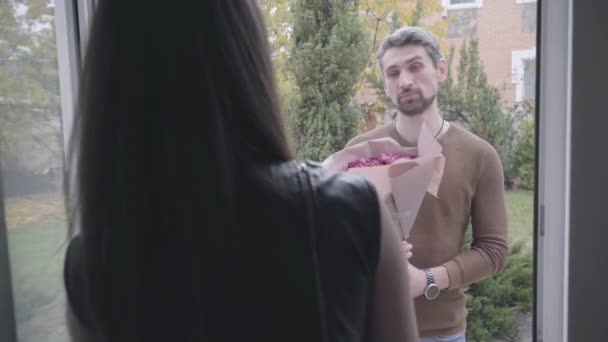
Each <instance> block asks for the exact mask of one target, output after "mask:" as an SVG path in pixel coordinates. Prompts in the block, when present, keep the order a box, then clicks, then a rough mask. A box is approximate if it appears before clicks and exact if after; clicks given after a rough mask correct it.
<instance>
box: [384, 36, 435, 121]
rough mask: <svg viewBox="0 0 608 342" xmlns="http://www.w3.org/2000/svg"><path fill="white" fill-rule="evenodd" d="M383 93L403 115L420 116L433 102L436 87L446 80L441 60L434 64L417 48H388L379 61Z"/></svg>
mask: <svg viewBox="0 0 608 342" xmlns="http://www.w3.org/2000/svg"><path fill="white" fill-rule="evenodd" d="M382 66H383V70H382V74H383V75H384V91H385V92H386V95H387V96H388V97H389V98H390V99H391V101H392V102H393V104H395V106H396V107H397V109H399V111H400V112H401V113H403V114H405V115H410V116H414V115H418V114H422V113H423V112H424V111H425V110H426V109H427V108H429V106H430V105H431V104H432V103H433V102H434V101H435V98H436V97H437V90H438V89H439V83H440V82H442V81H443V80H445V78H446V75H447V64H446V62H445V60H444V59H441V60H440V61H438V62H437V66H435V65H434V64H433V60H432V59H431V56H430V55H429V54H428V52H427V51H426V49H425V48H424V47H423V46H420V45H406V46H402V47H395V48H391V49H389V50H388V51H386V53H385V54H384V57H383V58H382Z"/></svg>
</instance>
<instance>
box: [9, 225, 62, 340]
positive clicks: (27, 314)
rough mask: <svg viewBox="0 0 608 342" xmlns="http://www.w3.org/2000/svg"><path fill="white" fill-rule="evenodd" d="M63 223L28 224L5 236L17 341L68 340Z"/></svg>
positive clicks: (12, 230)
mask: <svg viewBox="0 0 608 342" xmlns="http://www.w3.org/2000/svg"><path fill="white" fill-rule="evenodd" d="M65 237H66V232H65V222H63V221H61V220H56V219H55V220H45V221H42V222H38V223H28V224H24V225H21V226H18V227H15V229H11V230H10V231H9V233H8V243H9V253H10V261H11V271H12V279H13V291H14V300H15V311H16V318H17V330H18V335H19V341H20V342H34V341H48V342H64V341H66V342H67V341H68V339H67V335H66V333H65V324H64V317H65V306H64V301H65V299H64V298H65V297H64V295H63V280H62V269H63V258H64V254H65V248H64V242H65Z"/></svg>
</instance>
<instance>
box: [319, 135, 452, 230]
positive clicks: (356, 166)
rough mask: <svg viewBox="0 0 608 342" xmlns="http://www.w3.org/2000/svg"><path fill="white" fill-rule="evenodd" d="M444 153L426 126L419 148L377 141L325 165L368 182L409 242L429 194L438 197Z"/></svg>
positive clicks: (339, 154)
mask: <svg viewBox="0 0 608 342" xmlns="http://www.w3.org/2000/svg"><path fill="white" fill-rule="evenodd" d="M441 152H442V147H441V145H440V144H439V143H438V142H437V140H435V138H433V136H432V135H431V133H430V132H429V131H428V129H427V128H426V126H425V125H423V126H422V129H421V132H420V136H419V137H418V147H413V148H408V147H402V146H401V145H399V143H398V142H397V141H395V140H394V139H392V138H381V139H374V140H369V141H365V142H362V143H359V144H356V145H353V146H350V147H347V148H345V149H343V150H341V151H339V152H336V153H334V154H332V155H331V156H329V157H328V158H327V159H326V160H325V161H323V163H322V165H323V166H324V167H326V168H329V169H333V170H336V171H346V172H350V173H354V174H359V175H361V176H363V177H366V178H367V179H369V180H370V182H371V183H373V184H374V186H375V188H376V191H377V192H378V195H379V197H380V198H381V200H383V202H384V204H385V205H386V206H387V207H388V209H389V211H391V212H392V214H393V218H394V219H395V222H396V224H397V226H398V227H399V228H400V232H401V236H402V238H403V239H406V238H407V237H408V236H409V232H410V230H411V228H412V225H413V224H414V221H415V219H416V215H417V214H418V210H419V209H420V205H421V204H422V200H423V199H424V197H425V195H426V193H427V192H428V193H429V194H430V195H432V196H435V197H437V192H438V190H439V185H440V183H441V178H442V177H443V169H444V166H445V158H444V156H443V154H442V153H441Z"/></svg>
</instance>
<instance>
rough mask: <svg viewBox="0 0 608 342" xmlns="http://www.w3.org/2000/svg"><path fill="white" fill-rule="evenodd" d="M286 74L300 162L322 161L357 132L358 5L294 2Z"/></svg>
mask: <svg viewBox="0 0 608 342" xmlns="http://www.w3.org/2000/svg"><path fill="white" fill-rule="evenodd" d="M292 11H293V12H292V13H293V20H294V26H293V47H292V52H291V54H290V56H289V64H288V66H289V69H290V72H291V73H292V74H293V77H294V80H295V85H296V87H297V89H298V90H299V91H298V96H297V98H296V99H294V105H293V107H292V108H293V111H294V112H293V113H291V115H292V117H293V124H292V125H293V126H292V129H293V132H292V133H293V137H294V140H295V144H296V152H297V156H298V157H299V158H307V159H312V160H322V159H324V158H326V157H327V156H328V155H329V154H331V153H333V152H335V151H337V150H340V149H342V148H343V147H344V145H345V144H346V142H347V141H348V140H349V139H350V138H352V137H353V136H354V135H355V134H356V132H357V126H358V123H359V113H358V112H357V110H356V107H355V105H354V103H353V97H354V94H355V86H356V85H357V83H358V82H359V80H360V77H361V74H362V72H363V69H364V68H365V64H366V63H367V62H368V59H369V46H368V39H367V36H366V33H365V31H364V30H363V27H362V25H361V22H360V21H359V16H358V3H357V1H348V0H296V1H295V3H294V5H293V7H292Z"/></svg>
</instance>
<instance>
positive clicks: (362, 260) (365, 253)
mask: <svg viewBox="0 0 608 342" xmlns="http://www.w3.org/2000/svg"><path fill="white" fill-rule="evenodd" d="M265 172H268V180H269V186H270V187H272V189H273V190H272V191H273V192H274V193H276V196H274V197H273V199H271V200H270V203H268V206H267V207H268V208H271V209H269V211H268V212H267V213H248V212H247V210H248V209H247V206H246V203H245V204H244V205H243V208H242V214H243V215H245V216H248V217H250V216H252V215H253V216H255V215H258V214H259V216H256V217H264V218H265V219H264V220H263V222H258V223H260V224H258V223H255V224H254V225H253V227H256V228H255V230H253V229H252V230H247V231H244V232H243V233H242V234H241V235H240V236H239V238H242V239H245V240H246V241H248V242H250V243H251V244H254V245H255V246H256V252H255V253H254V254H252V255H248V256H247V255H244V256H243V257H242V263H241V265H242V269H239V270H238V274H239V278H238V279H240V281H238V280H237V281H235V282H236V284H226V285H227V287H226V288H227V289H228V288H230V289H232V290H233V291H232V292H231V295H230V296H228V295H227V296H226V297H225V298H224V297H222V296H223V294H222V293H217V294H216V297H217V298H223V299H221V300H222V301H223V302H222V303H223V305H222V306H221V309H218V312H217V316H216V317H215V318H214V319H215V322H214V324H215V325H216V326H218V327H219V326H221V327H222V328H221V331H222V333H221V334H220V335H221V336H222V338H217V339H214V340H216V341H275V340H276V341H290V342H291V341H328V342H329V341H331V342H341V341H344V342H351V341H365V340H367V337H366V335H367V331H368V322H369V312H370V306H371V298H372V293H373V287H374V286H373V284H374V278H375V272H376V267H377V264H378V258H379V249H380V213H379V206H378V200H377V197H376V194H375V190H374V189H373V188H372V187H371V186H370V184H369V183H368V182H367V181H365V180H364V179H362V178H360V177H357V176H354V175H350V174H347V173H334V172H328V171H325V170H323V169H322V168H321V167H319V166H318V165H316V164H312V163H306V164H302V163H294V162H291V163H285V164H283V165H279V166H274V167H271V168H269V169H268V170H267V171H265ZM308 180H310V182H309V181H308ZM252 198H254V199H255V196H254V195H252ZM266 198H268V196H266ZM256 230H257V231H256ZM261 232H264V234H265V235H264V236H263V237H261V234H262V233H261ZM269 232H270V233H269ZM268 234H271V235H268ZM269 236H270V237H269ZM82 248H83V245H82V241H81V239H80V238H79V237H76V238H75V239H73V240H72V241H71V243H70V246H69V248H68V253H67V256H66V263H65V273H64V276H65V285H66V289H67V295H68V301H69V304H70V306H71V308H72V311H73V312H74V315H75V317H77V319H78V321H79V322H80V324H81V325H82V326H83V327H84V328H85V329H86V328H87V327H90V326H91V324H92V323H91V321H92V320H93V319H92V318H91V315H90V308H89V307H88V306H87V305H86V302H87V300H86V298H87V295H86V290H85V289H84V285H83V284H84V283H86V281H85V279H84V278H83V277H84V273H83V269H82V268H83V266H82V262H81V260H82V255H83V254H82V253H83V251H82ZM227 291H228V290H227ZM235 293H238V295H237V296H236V298H235V295H234V294H235ZM159 295H161V294H159ZM159 314H160V315H163V314H165V313H163V312H162V311H159ZM218 329H219V328H218ZM159 341H160V340H159Z"/></svg>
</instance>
